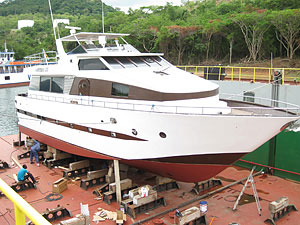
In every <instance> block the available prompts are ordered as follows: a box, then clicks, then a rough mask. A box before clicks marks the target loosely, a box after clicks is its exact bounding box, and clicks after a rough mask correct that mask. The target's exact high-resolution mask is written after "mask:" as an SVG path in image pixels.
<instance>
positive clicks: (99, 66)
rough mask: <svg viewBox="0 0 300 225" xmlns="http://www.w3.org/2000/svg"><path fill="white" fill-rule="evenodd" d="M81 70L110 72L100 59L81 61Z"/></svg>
mask: <svg viewBox="0 0 300 225" xmlns="http://www.w3.org/2000/svg"><path fill="white" fill-rule="evenodd" d="M78 66H79V70H108V68H107V67H106V66H105V65H104V64H103V63H102V62H101V61H100V59H80V60H79V63H78Z"/></svg>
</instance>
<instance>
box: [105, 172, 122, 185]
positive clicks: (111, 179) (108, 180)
mask: <svg viewBox="0 0 300 225" xmlns="http://www.w3.org/2000/svg"><path fill="white" fill-rule="evenodd" d="M126 178H127V172H122V171H120V179H121V180H124V179H126ZM105 181H106V183H109V184H110V183H114V182H115V174H114V173H112V174H111V176H110V175H109V170H108V174H107V175H105Z"/></svg>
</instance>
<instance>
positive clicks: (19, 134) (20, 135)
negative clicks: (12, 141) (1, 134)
mask: <svg viewBox="0 0 300 225" xmlns="http://www.w3.org/2000/svg"><path fill="white" fill-rule="evenodd" d="M21 134H22V133H21V132H20V131H19V146H21Z"/></svg>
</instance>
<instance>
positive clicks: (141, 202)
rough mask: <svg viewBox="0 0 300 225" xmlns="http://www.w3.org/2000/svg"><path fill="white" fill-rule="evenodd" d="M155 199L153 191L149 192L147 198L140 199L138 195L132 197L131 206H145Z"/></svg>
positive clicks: (155, 194)
mask: <svg viewBox="0 0 300 225" xmlns="http://www.w3.org/2000/svg"><path fill="white" fill-rule="evenodd" d="M156 199H157V192H156V191H154V190H150V191H149V193H148V196H146V197H142V196H140V195H136V196H134V197H133V204H134V205H136V206H140V205H145V204H147V203H149V202H153V201H155V200H156Z"/></svg>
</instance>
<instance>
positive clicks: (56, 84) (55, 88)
mask: <svg viewBox="0 0 300 225" xmlns="http://www.w3.org/2000/svg"><path fill="white" fill-rule="evenodd" d="M63 90H64V78H63V77H52V84H51V92H55V93H63Z"/></svg>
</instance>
